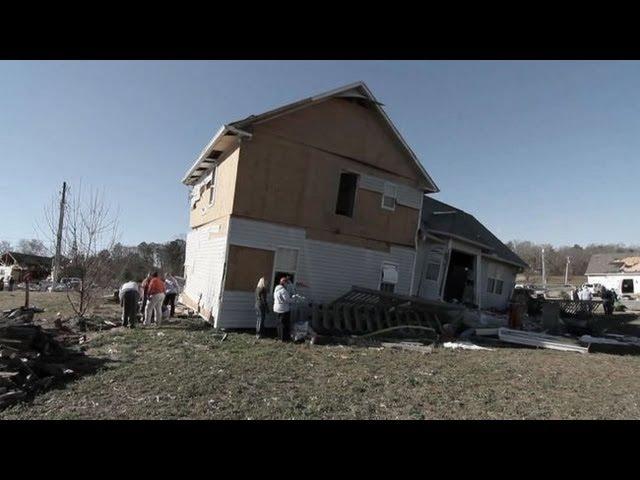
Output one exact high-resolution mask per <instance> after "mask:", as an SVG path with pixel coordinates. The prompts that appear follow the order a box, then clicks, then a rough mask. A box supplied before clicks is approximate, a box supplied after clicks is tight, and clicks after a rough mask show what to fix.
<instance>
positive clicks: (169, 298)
mask: <svg viewBox="0 0 640 480" xmlns="http://www.w3.org/2000/svg"><path fill="white" fill-rule="evenodd" d="M164 285H165V287H166V290H167V291H166V293H165V296H164V302H162V305H163V306H167V305H169V306H170V308H171V310H170V311H169V318H171V317H173V315H174V314H175V313H176V297H177V296H178V293H180V285H178V280H176V279H175V277H174V276H173V275H171V274H168V275H167V276H166V278H165V281H164Z"/></svg>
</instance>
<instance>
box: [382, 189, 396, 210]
mask: <svg viewBox="0 0 640 480" xmlns="http://www.w3.org/2000/svg"><path fill="white" fill-rule="evenodd" d="M397 197H398V187H397V186H395V185H394V184H392V183H385V184H384V194H383V195H382V208H384V209H385V210H395V209H396V198H397Z"/></svg>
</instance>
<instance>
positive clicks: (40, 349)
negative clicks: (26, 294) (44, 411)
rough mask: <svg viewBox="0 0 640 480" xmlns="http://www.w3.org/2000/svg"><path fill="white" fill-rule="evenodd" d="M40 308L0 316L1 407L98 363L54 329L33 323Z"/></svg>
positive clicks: (20, 310) (22, 309)
mask: <svg viewBox="0 0 640 480" xmlns="http://www.w3.org/2000/svg"><path fill="white" fill-rule="evenodd" d="M39 311H42V310H38V309H33V308H23V307H22V308H20V309H14V310H11V311H8V312H5V314H4V315H3V316H2V317H1V318H0V409H2V408H4V407H6V406H8V405H11V404H13V403H15V402H16V401H18V400H22V399H27V398H30V397H31V396H32V395H33V394H35V393H37V392H38V391H42V390H46V389H48V388H50V387H51V386H53V385H55V384H59V383H61V382H63V381H65V380H67V379H70V378H74V377H76V376H77V375H79V374H82V373H90V372H94V371H95V370H96V367H97V366H98V364H99V363H101V362H100V361H98V360H96V359H91V358H89V357H87V356H85V355H84V353H83V352H82V350H80V348H78V347H76V348H69V347H68V346H65V345H64V344H63V343H61V342H60V341H58V340H57V339H56V335H55V332H56V331H46V330H44V329H43V328H42V327H41V326H40V325H35V324H33V315H34V313H37V312H39ZM76 343H77V342H76Z"/></svg>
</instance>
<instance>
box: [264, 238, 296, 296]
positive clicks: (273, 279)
mask: <svg viewBox="0 0 640 480" xmlns="http://www.w3.org/2000/svg"><path fill="white" fill-rule="evenodd" d="M256 248H262V247H256ZM262 249H263V250H273V252H274V254H273V269H272V272H271V288H270V290H271V291H273V289H274V288H276V271H277V270H278V250H280V249H287V250H297V252H298V254H297V255H296V268H295V270H294V271H292V272H287V273H292V274H293V275H294V276H295V280H294V283H295V282H297V281H298V280H299V278H298V270H299V269H300V247H292V246H290V245H277V246H276V247H275V248H273V249H271V248H262Z"/></svg>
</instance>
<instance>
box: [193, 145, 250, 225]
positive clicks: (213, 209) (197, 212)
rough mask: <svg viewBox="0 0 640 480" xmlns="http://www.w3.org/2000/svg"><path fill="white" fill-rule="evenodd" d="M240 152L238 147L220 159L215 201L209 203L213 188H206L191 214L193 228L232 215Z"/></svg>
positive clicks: (215, 186)
mask: <svg viewBox="0 0 640 480" xmlns="http://www.w3.org/2000/svg"><path fill="white" fill-rule="evenodd" d="M239 154H240V148H236V149H235V150H234V151H232V152H231V153H229V154H228V155H227V156H226V157H223V159H222V160H221V161H220V163H219V165H218V167H217V169H216V173H215V185H214V186H213V188H214V199H213V203H212V204H211V205H209V198H210V192H211V189H205V191H204V192H203V193H202V195H201V197H200V200H199V201H198V202H196V204H195V207H194V208H193V209H191V213H190V216H189V221H190V225H191V228H194V227H197V226H199V225H204V224H205V223H208V222H211V221H212V220H215V219H218V218H221V217H225V216H229V215H231V212H232V210H233V199H234V195H235V187H236V178H237V170H238V158H239Z"/></svg>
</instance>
